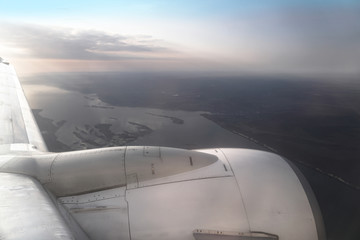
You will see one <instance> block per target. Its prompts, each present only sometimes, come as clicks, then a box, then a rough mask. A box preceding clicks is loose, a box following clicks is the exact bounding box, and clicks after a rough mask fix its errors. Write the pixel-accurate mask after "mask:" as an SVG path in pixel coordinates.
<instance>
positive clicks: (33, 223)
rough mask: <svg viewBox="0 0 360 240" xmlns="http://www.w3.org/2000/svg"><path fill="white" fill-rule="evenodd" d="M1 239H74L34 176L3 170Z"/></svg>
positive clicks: (0, 187)
mask: <svg viewBox="0 0 360 240" xmlns="http://www.w3.org/2000/svg"><path fill="white" fill-rule="evenodd" d="M0 184H1V185H0V239H4V240H7V239H64V240H65V239H74V238H73V234H72V233H71V231H70V229H69V227H68V226H67V224H66V223H65V221H64V219H63V218H62V216H61V215H60V213H59V211H58V209H57V208H56V207H55V205H54V203H53V202H52V201H51V200H50V198H49V196H48V194H47V192H46V191H45V190H44V188H43V186H41V184H40V183H39V182H37V181H36V180H35V179H33V178H31V177H28V176H24V175H19V174H10V173H0Z"/></svg>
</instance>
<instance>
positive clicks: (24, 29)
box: [0, 0, 360, 75]
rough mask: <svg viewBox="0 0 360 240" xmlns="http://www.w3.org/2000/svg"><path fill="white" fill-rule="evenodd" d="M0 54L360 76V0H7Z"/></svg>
mask: <svg viewBox="0 0 360 240" xmlns="http://www.w3.org/2000/svg"><path fill="white" fill-rule="evenodd" d="M0 6H1V8H0V16H1V17H0V56H1V57H3V58H5V59H7V60H9V61H10V62H11V63H12V64H13V65H15V67H16V69H17V72H18V74H19V75H31V74H34V73H39V72H74V71H80V72H91V71H94V72H99V71H188V72H191V71H200V72H203V71H205V72H224V73H231V74H244V73H253V74H296V75H304V74H306V75H311V74H316V75H319V74H320V75H321V74H323V75H332V74H336V75H339V74H350V75H359V74H360V64H359V63H360V1H358V0H342V1H341V0H337V1H335V0H322V1H320V0H311V1H310V0H302V1H298V0H197V1H194V0H182V1H179V0H172V1H168V0H148V1H144V0H132V1H124V0H103V1H95V0H86V1H83V0H78V1H67V0H62V1H59V0H53V1H45V0H44V1H41V0H33V1H4V0H0Z"/></svg>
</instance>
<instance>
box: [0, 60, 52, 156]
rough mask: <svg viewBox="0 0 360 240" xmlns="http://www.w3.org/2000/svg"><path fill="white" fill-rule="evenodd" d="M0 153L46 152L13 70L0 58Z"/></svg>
mask: <svg viewBox="0 0 360 240" xmlns="http://www.w3.org/2000/svg"><path fill="white" fill-rule="evenodd" d="M0 133H1V136H0V147H1V148H0V151H6V150H10V148H11V147H12V148H13V149H15V148H24V149H29V150H31V149H38V150H40V151H47V148H46V145H45V143H44V141H43V138H42V136H41V134H40V131H39V128H38V126H37V124H36V122H35V120H34V117H33V115H32V112H31V109H30V107H29V104H28V103H27V100H26V98H25V95H24V92H23V90H22V88H21V85H20V82H19V79H18V77H17V75H16V72H15V70H14V67H13V66H12V65H10V64H9V63H8V62H5V61H4V60H3V59H1V58H0Z"/></svg>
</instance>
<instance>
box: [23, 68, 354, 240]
mask: <svg viewBox="0 0 360 240" xmlns="http://www.w3.org/2000/svg"><path fill="white" fill-rule="evenodd" d="M80 75H81V74H80ZM42 78H50V79H49V81H48V82H47V84H51V85H53V86H56V87H58V88H61V89H66V90H69V91H78V92H81V93H83V94H94V93H95V94H96V95H97V96H98V98H99V99H101V101H103V102H105V103H107V104H109V105H110V106H126V107H144V108H157V109H167V110H184V111H203V112H205V113H203V116H204V117H205V118H207V119H209V120H211V121H213V122H215V123H216V124H217V125H219V126H221V127H223V128H224V129H226V130H228V131H230V132H233V133H236V134H239V135H241V136H244V137H246V138H248V139H249V140H251V141H254V142H256V143H257V144H259V145H261V147H262V148H264V149H267V150H268V151H274V152H276V153H278V154H280V155H282V156H284V157H286V158H288V159H290V160H291V161H293V162H295V163H296V164H297V165H298V166H299V168H300V169H301V170H302V172H303V173H304V174H305V176H306V177H307V178H308V180H309V182H310V184H311V185H312V187H313V189H314V192H315V194H316V195H317V198H318V200H319V203H320V207H321V209H322V212H323V215H324V219H325V224H326V227H327V233H328V238H329V239H359V238H360V204H359V202H360V79H340V78H338V79H336V78H333V79H331V80H330V79H315V80H314V79H296V78H285V77H276V78H264V77H219V76H212V77H211V76H210V77H209V76H206V77H205V76H201V75H197V76H186V75H185V76H182V75H176V77H174V76H167V75H164V74H163V75H156V74H151V73H149V74H138V75H134V74H131V73H113V74H106V75H104V74H91V75H90V74H82V75H81V77H79V75H71V74H69V75H63V76H61V77H59V76H57V77H53V76H52V75H49V76H42ZM40 79H41V78H40ZM64 79H67V80H64ZM30 80H31V81H30V82H31V84H40V83H41V80H39V78H37V79H30ZM160 117H163V118H169V119H170V120H172V121H173V122H175V123H177V124H181V123H182V122H181V119H178V118H175V117H171V116H161V115H160ZM60 124H61V123H60ZM39 125H40V128H42V126H41V125H42V124H41V123H39ZM143 128H145V129H146V126H143ZM97 131H99V132H102V134H103V135H104V136H106V138H104V139H112V138H113V134H112V133H110V132H109V126H107V125H101V126H98V127H97ZM78 134H81V132H79V133H78ZM189 134H190V133H189ZM80 136H81V135H80ZM130 137H131V136H130ZM54 141H55V140H54ZM94 146H96V144H94ZM220 147H225V146H220Z"/></svg>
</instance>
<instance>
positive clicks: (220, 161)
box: [44, 147, 325, 240]
mask: <svg viewBox="0 0 360 240" xmlns="http://www.w3.org/2000/svg"><path fill="white" fill-rule="evenodd" d="M49 173H50V176H51V177H50V178H51V181H50V182H47V183H44V186H45V188H47V189H49V191H50V192H51V193H52V194H53V195H54V197H55V198H57V203H58V205H59V206H60V207H61V208H62V209H63V210H62V213H63V215H64V216H67V218H68V221H75V222H76V223H77V224H78V226H79V228H78V229H72V231H73V232H79V231H81V230H83V231H84V232H86V233H87V235H88V236H89V238H90V239H133V240H134V239H147V240H152V239H154V240H155V239H156V240H160V239H174V240H177V239H178V240H180V239H181V240H184V239H189V240H190V239H191V240H194V239H195V240H206V239H224V240H226V239H229V240H230V239H239V240H241V239H264V240H266V239H291V240H296V239H301V240H303V239H309V240H310V239H325V236H324V230H323V225H322V218H321V214H320V211H319V208H318V206H317V202H316V199H315V198H314V196H313V194H312V191H311V189H310V187H309V185H308V184H307V182H306V180H305V179H304V178H303V177H302V175H301V173H300V172H299V171H298V170H297V169H296V167H294V166H293V165H292V164H291V163H289V162H288V161H286V160H285V159H283V158H282V157H280V156H278V155H276V154H273V153H268V152H263V151H257V150H249V149H206V150H195V151H189V150H182V149H174V148H164V147H119V148H109V149H101V150H86V151H78V152H72V153H61V154H59V155H58V156H56V157H55V160H53V163H52V165H51V169H50V170H49ZM104 222H106V224H100V223H104ZM72 226H74V224H72ZM79 229H80V230H79ZM79 236H80V235H79ZM130 237H131V238H130Z"/></svg>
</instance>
